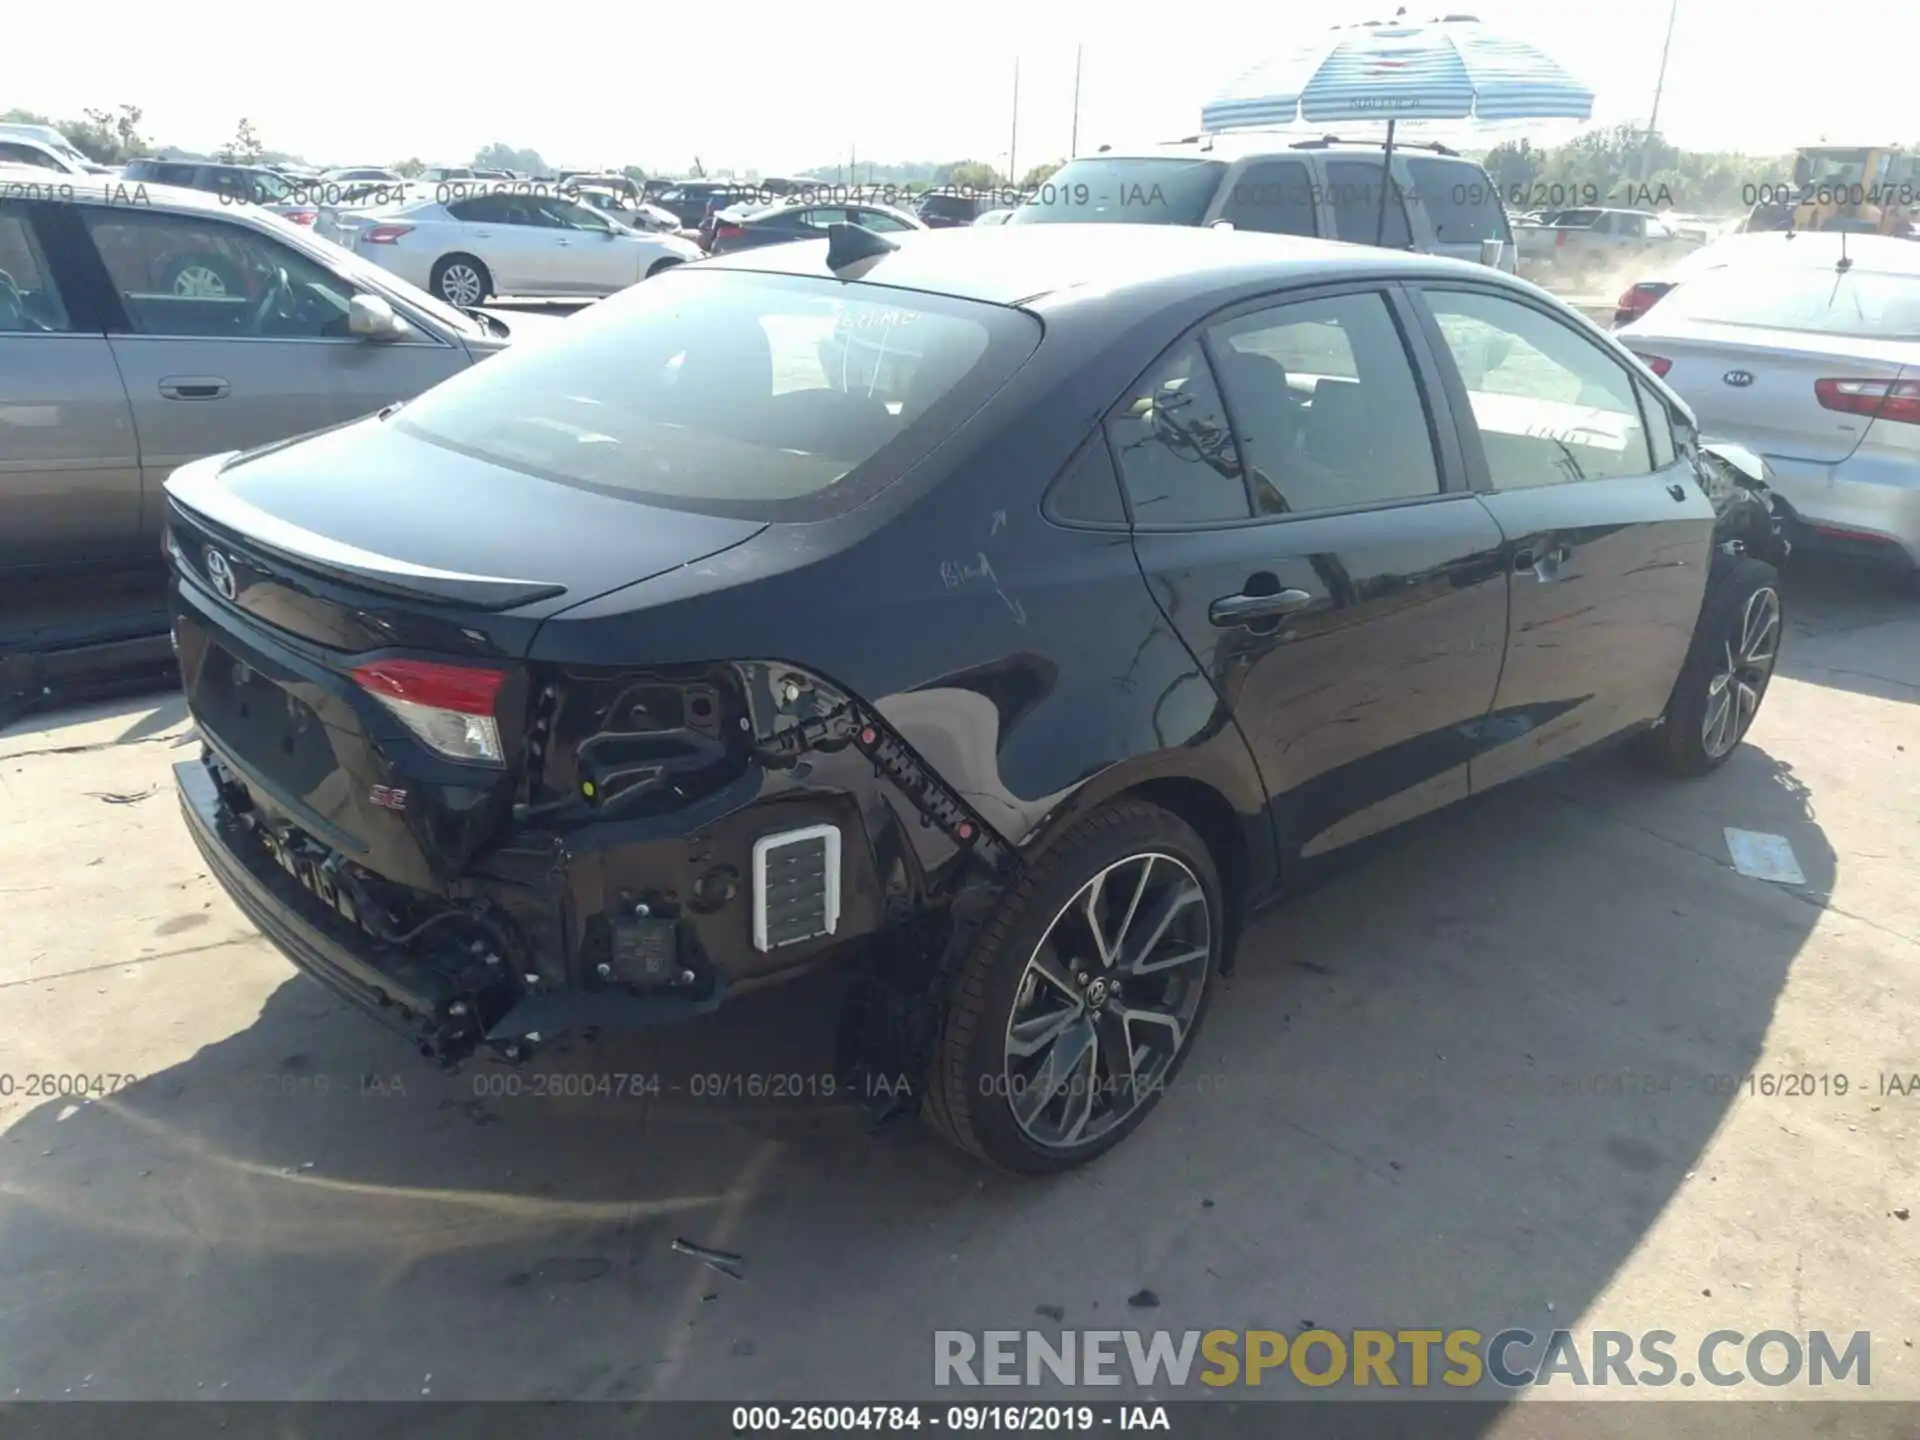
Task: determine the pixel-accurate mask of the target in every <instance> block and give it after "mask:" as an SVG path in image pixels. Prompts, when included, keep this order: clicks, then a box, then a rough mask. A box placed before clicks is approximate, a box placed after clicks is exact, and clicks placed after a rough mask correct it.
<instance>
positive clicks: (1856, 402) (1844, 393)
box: [1813, 380, 1920, 425]
mask: <svg viewBox="0 0 1920 1440" xmlns="http://www.w3.org/2000/svg"><path fill="white" fill-rule="evenodd" d="M1813 394H1814V398H1815V399H1817V400H1818V401H1819V402H1820V403H1821V404H1822V405H1823V406H1825V407H1826V408H1827V409H1829V410H1838V411H1840V412H1841V413H1842V414H1845V415H1870V416H1872V417H1873V418H1874V419H1876V420H1893V421H1897V422H1899V423H1901V424H1903V425H1920V380H1816V381H1814V382H1813Z"/></svg>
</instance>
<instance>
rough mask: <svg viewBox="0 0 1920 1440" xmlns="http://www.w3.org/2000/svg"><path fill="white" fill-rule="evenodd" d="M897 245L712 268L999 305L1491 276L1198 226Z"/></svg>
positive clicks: (1407, 257)
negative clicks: (834, 266) (868, 254)
mask: <svg viewBox="0 0 1920 1440" xmlns="http://www.w3.org/2000/svg"><path fill="white" fill-rule="evenodd" d="M887 238H888V239H889V240H892V241H894V242H895V244H896V246H897V247H898V248H896V249H894V250H892V251H889V252H886V253H883V254H881V255H880V256H879V257H878V258H876V259H873V260H870V261H865V262H860V263H859V264H857V265H856V266H854V267H851V268H850V269H848V270H846V271H843V272H841V273H839V274H838V275H836V272H834V271H832V270H829V269H828V268H827V245H828V242H827V241H824V240H802V241H797V242H795V243H792V244H788V245H769V246H765V247H762V248H760V249H756V250H743V251H737V252H734V253H731V254H725V255H716V256H712V257H709V258H708V259H706V260H703V261H701V262H700V266H699V268H700V269H702V270H757V271H771V272H774V273H778V274H785V275H814V276H821V277H824V278H838V279H848V278H852V279H858V280H862V281H866V282H868V283H870V284H876V285H893V286H898V287H900V288H902V289H906V290H925V291H930V292H932V293H935V294H943V295H953V296H957V297H960V298H963V299H969V300H983V301H986V302H987V303H989V304H994V305H1020V304H1025V303H1028V302H1030V301H1034V300H1038V299H1040V298H1042V297H1044V296H1049V295H1054V294H1058V293H1060V292H1064V291H1069V290H1083V289H1089V288H1091V289H1094V290H1097V291H1098V292H1099V293H1100V294H1101V295H1102V296H1103V297H1107V298H1111V299H1121V298H1124V297H1125V296H1126V294H1127V292H1128V291H1130V290H1145V289H1148V288H1149V287H1160V286H1163V285H1165V284H1167V283H1168V282H1175V283H1176V284H1177V283H1178V282H1181V281H1185V282H1188V283H1189V284H1190V285H1191V287H1192V289H1193V290H1194V291H1195V293H1205V292H1207V291H1210V290H1213V289H1217V288H1224V287H1227V286H1230V285H1233V284H1239V283H1243V282H1247V281H1253V280H1259V279H1262V278H1265V276H1266V275H1268V274H1271V276H1272V277H1273V279H1274V280H1276V281H1295V280H1297V281H1301V282H1310V281H1313V280H1321V279H1325V280H1333V279H1346V278H1353V277H1358V276H1360V275H1380V276H1389V277H1390V276H1396V275H1401V276H1409V275H1415V274H1426V275H1434V274H1441V275H1452V276H1455V277H1460V276H1473V277H1475V278H1479V279H1491V278H1495V277H1496V276H1498V274H1499V272H1497V271H1494V270H1492V269H1489V268H1488V267H1486V266H1484V265H1475V264H1469V263H1467V262H1465V261H1459V260H1446V259H1442V258H1439V257H1435V256H1429V255H1415V254H1411V253H1408V252H1406V251H1401V250H1387V249H1381V248H1377V247H1374V246H1371V245H1349V244H1343V243H1341V242H1340V241H1337V240H1305V239H1298V238H1295V237H1293V236H1290V235H1261V234H1255V233H1253V232H1251V231H1243V230H1213V229H1202V228H1200V227H1198V226H1191V225H1108V224H1099V225H1075V224H1071V223H1066V224H1054V225H1002V226H989V227H985V228H976V227H975V226H971V225H961V226H956V227H953V228H951V229H945V230H913V231H909V232H906V233H903V234H898V235H889V236H888V237H887Z"/></svg>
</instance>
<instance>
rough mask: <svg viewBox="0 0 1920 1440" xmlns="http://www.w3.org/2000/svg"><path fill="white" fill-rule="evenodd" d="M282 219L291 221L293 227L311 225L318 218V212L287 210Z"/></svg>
mask: <svg viewBox="0 0 1920 1440" xmlns="http://www.w3.org/2000/svg"><path fill="white" fill-rule="evenodd" d="M282 218H284V219H287V220H290V221H292V222H293V223H294V224H295V225H311V224H313V222H314V221H316V220H318V219H319V218H320V212H319V211H318V210H289V211H287V212H286V214H285V215H284V216H283V217H282Z"/></svg>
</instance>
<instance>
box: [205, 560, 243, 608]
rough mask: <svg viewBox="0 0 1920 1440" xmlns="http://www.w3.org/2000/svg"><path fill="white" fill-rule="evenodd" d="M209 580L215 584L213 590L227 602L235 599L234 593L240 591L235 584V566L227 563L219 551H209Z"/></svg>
mask: <svg viewBox="0 0 1920 1440" xmlns="http://www.w3.org/2000/svg"><path fill="white" fill-rule="evenodd" d="M207 579H209V580H211V581H212V582H213V588H214V589H216V590H218V591H219V592H220V594H221V596H222V598H224V599H227V600H231V599H233V596H234V592H235V591H236V590H237V589H239V587H238V586H237V585H235V584H234V583H233V566H231V565H229V564H228V563H227V557H226V556H224V555H222V554H221V553H220V552H219V551H218V550H209V551H207Z"/></svg>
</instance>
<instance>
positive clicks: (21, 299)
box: [0, 204, 73, 335]
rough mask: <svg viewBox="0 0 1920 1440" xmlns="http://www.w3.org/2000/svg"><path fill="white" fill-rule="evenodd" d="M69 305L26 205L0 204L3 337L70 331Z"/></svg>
mask: <svg viewBox="0 0 1920 1440" xmlns="http://www.w3.org/2000/svg"><path fill="white" fill-rule="evenodd" d="M72 328H73V326H72V323H71V322H70V321H69V320H68V318H67V307H66V302H65V301H63V300H62V299H61V298H60V290H59V287H58V286H56V285H55V284H54V283H53V272H52V271H51V270H50V269H48V267H47V257H46V254H45V253H44V252H43V251H42V250H41V249H40V241H39V238H38V237H37V236H35V234H34V233H33V226H32V225H30V224H29V223H28V222H27V209H26V206H24V205H18V204H0V335H19V334H27V335H45V334H48V333H51V332H60V331H66V330H71V329H72Z"/></svg>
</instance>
